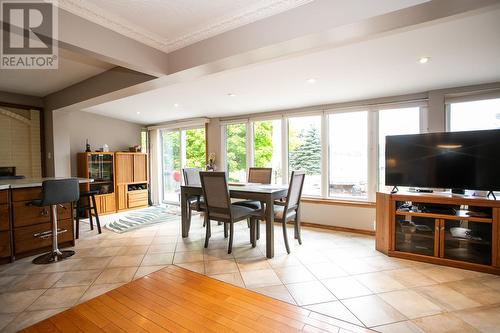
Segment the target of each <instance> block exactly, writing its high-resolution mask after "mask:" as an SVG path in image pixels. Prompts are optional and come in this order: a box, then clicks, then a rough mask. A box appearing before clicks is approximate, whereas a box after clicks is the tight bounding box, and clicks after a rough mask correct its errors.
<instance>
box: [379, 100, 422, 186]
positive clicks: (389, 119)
mask: <svg viewBox="0 0 500 333" xmlns="http://www.w3.org/2000/svg"><path fill="white" fill-rule="evenodd" d="M418 133H420V108H419V107H411V108H401V109H383V110H379V112H378V135H379V138H378V190H379V191H381V190H384V189H387V190H390V188H386V186H385V137H386V136H388V135H400V134H418Z"/></svg>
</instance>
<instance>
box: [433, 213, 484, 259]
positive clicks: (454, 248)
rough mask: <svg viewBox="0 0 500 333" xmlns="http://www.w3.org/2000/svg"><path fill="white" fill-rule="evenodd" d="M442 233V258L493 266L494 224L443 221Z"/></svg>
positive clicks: (440, 254)
mask: <svg viewBox="0 0 500 333" xmlns="http://www.w3.org/2000/svg"><path fill="white" fill-rule="evenodd" d="M440 231H441V232H440V253H439V256H440V257H441V258H445V259H451V260H460V261H466V262H471V263H475V264H481V265H491V264H492V253H493V244H492V243H493V237H492V236H493V224H492V223H489V222H476V221H469V220H447V219H444V220H441V228H440Z"/></svg>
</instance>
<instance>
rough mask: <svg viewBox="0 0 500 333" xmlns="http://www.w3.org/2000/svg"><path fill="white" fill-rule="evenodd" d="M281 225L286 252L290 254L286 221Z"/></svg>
mask: <svg viewBox="0 0 500 333" xmlns="http://www.w3.org/2000/svg"><path fill="white" fill-rule="evenodd" d="M281 225H282V226H283V239H284V240H285V247H286V252H287V253H288V254H290V246H288V237H287V235H286V220H283V221H282V222H281Z"/></svg>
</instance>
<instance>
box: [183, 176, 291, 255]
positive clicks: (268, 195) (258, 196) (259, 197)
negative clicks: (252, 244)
mask: <svg viewBox="0 0 500 333" xmlns="http://www.w3.org/2000/svg"><path fill="white" fill-rule="evenodd" d="M228 187H229V196H230V197H231V198H234V199H246V200H256V201H260V202H261V204H264V205H265V208H266V211H265V220H266V257H267V258H272V257H274V227H273V225H274V202H275V201H276V200H280V199H283V198H285V197H286V196H287V193H288V185H276V184H256V183H237V184H231V183H230V184H229V186H228ZM201 195H203V193H202V188H201V185H182V186H181V217H182V218H181V221H182V222H181V223H182V237H183V238H186V237H189V229H190V228H191V221H190V219H189V218H188V204H189V200H188V199H189V198H192V197H193V196H201Z"/></svg>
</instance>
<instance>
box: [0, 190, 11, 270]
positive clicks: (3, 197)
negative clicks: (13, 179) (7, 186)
mask: <svg viewBox="0 0 500 333" xmlns="http://www.w3.org/2000/svg"><path fill="white" fill-rule="evenodd" d="M10 224H11V223H10V205H9V191H8V190H2V191H0V263H6V262H9V261H11V259H12V252H11V238H12V237H11V232H12V230H11V225H10Z"/></svg>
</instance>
